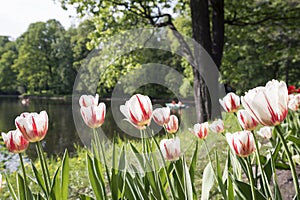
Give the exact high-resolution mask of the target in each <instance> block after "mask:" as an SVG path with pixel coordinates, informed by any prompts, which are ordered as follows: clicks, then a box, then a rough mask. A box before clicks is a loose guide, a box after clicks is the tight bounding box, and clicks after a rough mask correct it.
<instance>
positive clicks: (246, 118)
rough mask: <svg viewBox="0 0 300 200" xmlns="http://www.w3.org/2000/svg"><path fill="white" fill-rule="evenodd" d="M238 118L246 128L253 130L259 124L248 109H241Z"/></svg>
mask: <svg viewBox="0 0 300 200" xmlns="http://www.w3.org/2000/svg"><path fill="white" fill-rule="evenodd" d="M237 118H238V121H239V123H240V125H241V126H242V127H243V129H244V130H248V131H252V130H254V129H255V128H256V127H257V126H258V122H257V121H256V120H255V119H254V118H253V117H251V115H250V114H249V113H248V112H247V110H239V111H238V113H237Z"/></svg>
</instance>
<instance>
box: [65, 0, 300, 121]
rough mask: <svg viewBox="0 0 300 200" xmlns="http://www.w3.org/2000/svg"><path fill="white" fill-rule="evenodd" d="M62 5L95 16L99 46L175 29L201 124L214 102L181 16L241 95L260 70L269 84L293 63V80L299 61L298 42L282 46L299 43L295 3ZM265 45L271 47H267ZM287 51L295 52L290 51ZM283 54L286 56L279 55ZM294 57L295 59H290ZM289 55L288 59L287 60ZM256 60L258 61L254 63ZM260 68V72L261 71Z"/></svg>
mask: <svg viewBox="0 0 300 200" xmlns="http://www.w3.org/2000/svg"><path fill="white" fill-rule="evenodd" d="M61 2H62V6H63V7H64V6H65V5H66V4H71V5H73V6H75V7H76V8H77V12H78V14H79V15H80V16H92V19H93V21H94V22H95V25H96V32H95V33H94V35H93V39H94V40H93V41H94V44H97V43H98V42H99V41H100V40H103V38H105V37H107V36H109V35H111V34H114V33H116V32H118V31H121V30H123V29H130V28H132V27H145V26H153V27H164V26H166V27H169V28H170V29H171V30H173V31H174V36H175V37H176V38H177V39H178V40H179V42H180V44H181V45H182V47H183V48H184V49H185V51H186V53H187V54H188V56H189V58H190V60H192V61H193V62H192V63H193V67H194V68H193V70H192V72H193V84H194V90H195V91H194V96H195V105H196V110H197V114H198V116H197V117H198V121H206V120H207V119H208V118H210V117H211V113H210V112H211V111H210V102H211V101H214V100H213V99H209V93H208V90H207V87H206V86H205V82H204V80H203V78H202V77H201V75H200V74H199V73H198V71H197V70H195V69H200V70H201V68H203V67H201V66H202V64H201V59H199V58H200V57H201V56H200V55H201V51H200V50H199V49H197V48H196V49H194V50H191V49H189V47H188V46H187V45H186V43H185V41H184V40H183V38H182V35H181V33H178V32H175V31H177V30H179V29H180V27H178V26H176V25H175V23H174V20H175V19H176V18H180V17H183V16H185V17H186V18H187V20H188V21H190V22H191V23H189V24H190V27H189V29H190V30H191V33H192V37H193V38H194V39H195V40H196V41H197V42H198V43H200V44H201V45H202V46H203V47H204V49H205V50H206V51H207V52H208V53H209V54H210V55H211V57H212V59H213V60H214V62H215V63H216V65H217V67H219V68H220V67H222V75H223V76H222V79H223V82H225V83H226V84H229V85H232V87H234V88H241V89H240V92H241V91H242V90H245V89H247V88H250V87H252V85H251V86H250V85H249V82H250V81H249V82H247V81H245V79H246V78H245V76H248V75H249V73H251V76H254V77H257V74H256V73H257V72H259V71H265V70H266V69H267V71H268V75H267V76H263V77H262V76H260V79H257V80H256V81H258V82H259V83H261V82H263V81H262V80H264V81H266V78H281V77H280V76H277V75H276V74H277V73H280V74H281V72H280V70H279V68H280V67H279V65H281V66H282V65H288V67H285V68H286V69H287V70H285V72H286V77H287V78H286V79H287V80H289V79H290V77H291V76H292V74H291V73H290V72H291V70H290V68H291V60H293V63H295V62H296V61H295V59H294V57H295V56H296V54H293V53H295V52H296V51H297V50H295V51H293V50H291V48H292V46H291V43H294V44H295V41H293V42H290V43H289V45H287V46H285V47H284V45H282V44H279V43H280V42H281V43H282V42H284V41H285V40H289V39H287V38H293V40H295V38H294V37H295V36H296V35H297V34H299V28H298V27H295V26H294V25H295V24H299V13H300V12H299V11H300V8H299V2H297V1H294V0H289V1H282V0H275V1H272V2H271V1H263V0H258V1H257V0H256V1H254V0H246V1H243V2H240V1H235V0H234V1H229V0H228V1H227V0H225V1H224V0H217V1H215V0H190V1H189V0H178V1H176V2H174V1H169V0H146V1H140V0H131V1H125V0H114V1H105V0H102V1H82V0H61ZM296 38H297V37H296ZM296 40H297V39H296ZM224 41H225V42H226V43H224ZM289 41H290V40H289ZM272 43H273V44H272ZM296 43H298V42H296ZM224 44H225V46H226V47H225V51H224ZM266 46H267V47H268V49H266V48H265V47H266ZM280 46H281V47H280ZM296 46H297V45H296ZM287 47H288V48H287ZM282 48H283V49H284V50H283V49H282ZM234 49H236V51H234ZM286 49H290V50H288V51H289V52H288V53H287V50H286ZM268 51H271V52H272V53H271V54H269V55H270V56H271V57H276V54H280V55H279V56H278V57H279V59H277V58H270V56H268V55H267V54H268ZM274 51H276V53H275V54H274ZM280 51H284V52H281V53H279V52H280ZM223 53H224V55H225V56H226V58H224V60H222V58H223ZM291 53H292V54H293V55H292V56H291V57H290V54H291ZM239 54H240V55H239ZM257 55H259V56H257ZM283 55H285V56H283ZM287 55H289V56H288V57H289V58H286V57H287ZM225 56H224V57H225ZM256 57H259V59H254V58H256ZM291 58H292V59H291ZM275 60H277V61H275ZM283 60H284V61H283ZM296 60H297V59H296ZM249 61H250V62H249ZM251 61H253V63H251ZM270 61H271V62H270ZM223 63H224V64H223ZM283 63H285V64H283ZM245 64H246V66H245ZM252 65H253V66H252ZM250 66H251V67H250ZM256 66H258V68H259V69H256ZM249 68H251V69H250V70H249ZM252 69H253V70H252ZM243 72H246V73H243ZM294 73H295V71H293V74H294ZM297 73H299V72H298V71H297ZM241 74H242V75H241ZM254 74H255V75H254ZM247 80H249V78H247ZM215 81H216V82H217V80H215ZM240 81H241V86H239V87H237V86H236V83H240ZM256 84H257V83H256ZM216 89H217V88H216Z"/></svg>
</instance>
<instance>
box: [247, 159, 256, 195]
mask: <svg viewBox="0 0 300 200" xmlns="http://www.w3.org/2000/svg"><path fill="white" fill-rule="evenodd" d="M245 160H246V167H247V171H248V179H249V182H250V186H251V194H252V199H253V200H255V199H256V197H255V188H254V180H253V171H252V167H251V162H250V157H249V156H248V157H247V158H245Z"/></svg>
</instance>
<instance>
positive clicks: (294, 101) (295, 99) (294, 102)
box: [288, 94, 300, 111]
mask: <svg viewBox="0 0 300 200" xmlns="http://www.w3.org/2000/svg"><path fill="white" fill-rule="evenodd" d="M299 106H300V94H297V95H293V94H290V95H289V100H288V108H289V109H291V110H292V111H297V110H298V109H299Z"/></svg>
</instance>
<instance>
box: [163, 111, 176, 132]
mask: <svg viewBox="0 0 300 200" xmlns="http://www.w3.org/2000/svg"><path fill="white" fill-rule="evenodd" d="M166 130H167V132H168V133H176V132H177V130H178V118H177V117H176V115H171V116H170V120H169V122H168V123H167V124H166Z"/></svg>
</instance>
